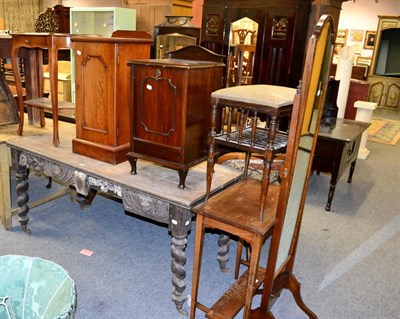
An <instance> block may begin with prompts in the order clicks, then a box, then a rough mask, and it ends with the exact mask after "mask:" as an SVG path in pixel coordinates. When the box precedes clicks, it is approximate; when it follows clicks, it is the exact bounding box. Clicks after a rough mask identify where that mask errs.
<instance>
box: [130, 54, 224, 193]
mask: <svg viewBox="0 0 400 319" xmlns="http://www.w3.org/2000/svg"><path fill="white" fill-rule="evenodd" d="M187 48H189V47H187ZM184 49H185V48H184ZM193 54H194V55H192V57H193V58H194V59H195V53H193ZM199 59H200V57H199ZM221 59H222V58H221ZM129 65H130V67H131V81H132V88H133V95H132V97H133V100H132V107H133V111H132V115H131V116H132V119H131V121H132V138H131V151H130V152H129V153H128V157H129V161H130V164H131V166H132V173H133V174H136V173H138V174H140V172H137V171H136V161H137V159H138V158H139V159H145V160H150V161H153V162H156V163H159V164H161V165H164V166H166V167H169V168H172V169H175V170H177V171H178V173H179V185H178V187H179V188H182V189H183V188H185V180H186V176H187V173H188V169H189V168H190V167H192V166H194V165H195V164H197V163H199V162H201V161H203V160H204V159H205V158H206V156H207V149H208V146H207V136H208V133H209V129H210V119H211V108H210V96H211V93H212V92H213V91H216V90H218V89H220V88H221V80H222V71H223V67H224V64H223V63H222V62H212V61H204V60H203V61H200V60H197V61H196V60H183V59H150V60H135V61H130V62H129Z"/></svg>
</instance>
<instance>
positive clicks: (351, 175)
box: [347, 161, 356, 183]
mask: <svg viewBox="0 0 400 319" xmlns="http://www.w3.org/2000/svg"><path fill="white" fill-rule="evenodd" d="M355 168H356V161H353V162H351V165H350V173H349V177H348V178H347V183H351V181H352V180H353V173H354V169H355Z"/></svg>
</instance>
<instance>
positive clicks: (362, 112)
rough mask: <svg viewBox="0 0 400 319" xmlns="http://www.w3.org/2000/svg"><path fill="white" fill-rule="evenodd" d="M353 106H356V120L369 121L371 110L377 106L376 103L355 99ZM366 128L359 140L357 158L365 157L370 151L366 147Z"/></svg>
mask: <svg viewBox="0 0 400 319" xmlns="http://www.w3.org/2000/svg"><path fill="white" fill-rule="evenodd" d="M354 107H355V108H357V114H356V121H360V122H366V123H371V119H372V112H373V111H374V110H375V109H376V108H377V107H378V103H375V102H367V101H356V102H355V103H354ZM367 139H368V130H365V131H364V133H363V135H362V137H361V142H360V149H359V151H358V156H357V158H360V159H367V158H368V156H369V153H370V151H369V150H368V149H367V147H366V145H367Z"/></svg>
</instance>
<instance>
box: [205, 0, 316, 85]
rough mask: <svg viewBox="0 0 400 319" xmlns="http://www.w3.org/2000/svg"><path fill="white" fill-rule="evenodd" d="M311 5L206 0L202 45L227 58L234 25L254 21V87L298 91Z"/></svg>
mask: <svg viewBox="0 0 400 319" xmlns="http://www.w3.org/2000/svg"><path fill="white" fill-rule="evenodd" d="M311 2H312V1H311V0H268V1H266V0H252V1H247V0H230V1H227V0H204V7H203V18H202V19H203V20H202V34H201V45H202V46H204V47H206V48H208V49H210V50H212V51H214V52H216V53H219V54H224V55H226V56H228V55H229V54H228V53H229V52H228V51H229V43H230V37H231V34H232V33H231V24H232V23H233V22H235V21H238V20H240V19H242V18H248V19H251V20H253V21H254V22H255V23H257V24H258V28H257V30H256V33H255V39H254V42H256V44H255V45H256V48H255V57H254V65H255V66H257V67H255V68H254V73H253V77H252V83H253V84H258V83H264V84H274V85H283V86H291V87H296V85H298V82H299V79H300V78H301V72H302V67H303V58H304V53H305V47H306V42H307V41H306V39H307V26H308V19H309V15H310V11H311ZM255 40H256V41H255ZM228 63H229V62H228ZM228 63H227V64H228ZM258 66H259V67H258Z"/></svg>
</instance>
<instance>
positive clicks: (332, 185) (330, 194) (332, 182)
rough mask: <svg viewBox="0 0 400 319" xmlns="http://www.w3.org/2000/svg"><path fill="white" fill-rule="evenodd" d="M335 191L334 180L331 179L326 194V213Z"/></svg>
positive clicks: (329, 208)
mask: <svg viewBox="0 0 400 319" xmlns="http://www.w3.org/2000/svg"><path fill="white" fill-rule="evenodd" d="M335 189H336V179H335V180H333V179H331V185H330V186H329V193H328V201H327V202H326V206H325V210H326V211H328V212H329V211H330V210H331V204H332V199H333V195H335Z"/></svg>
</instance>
